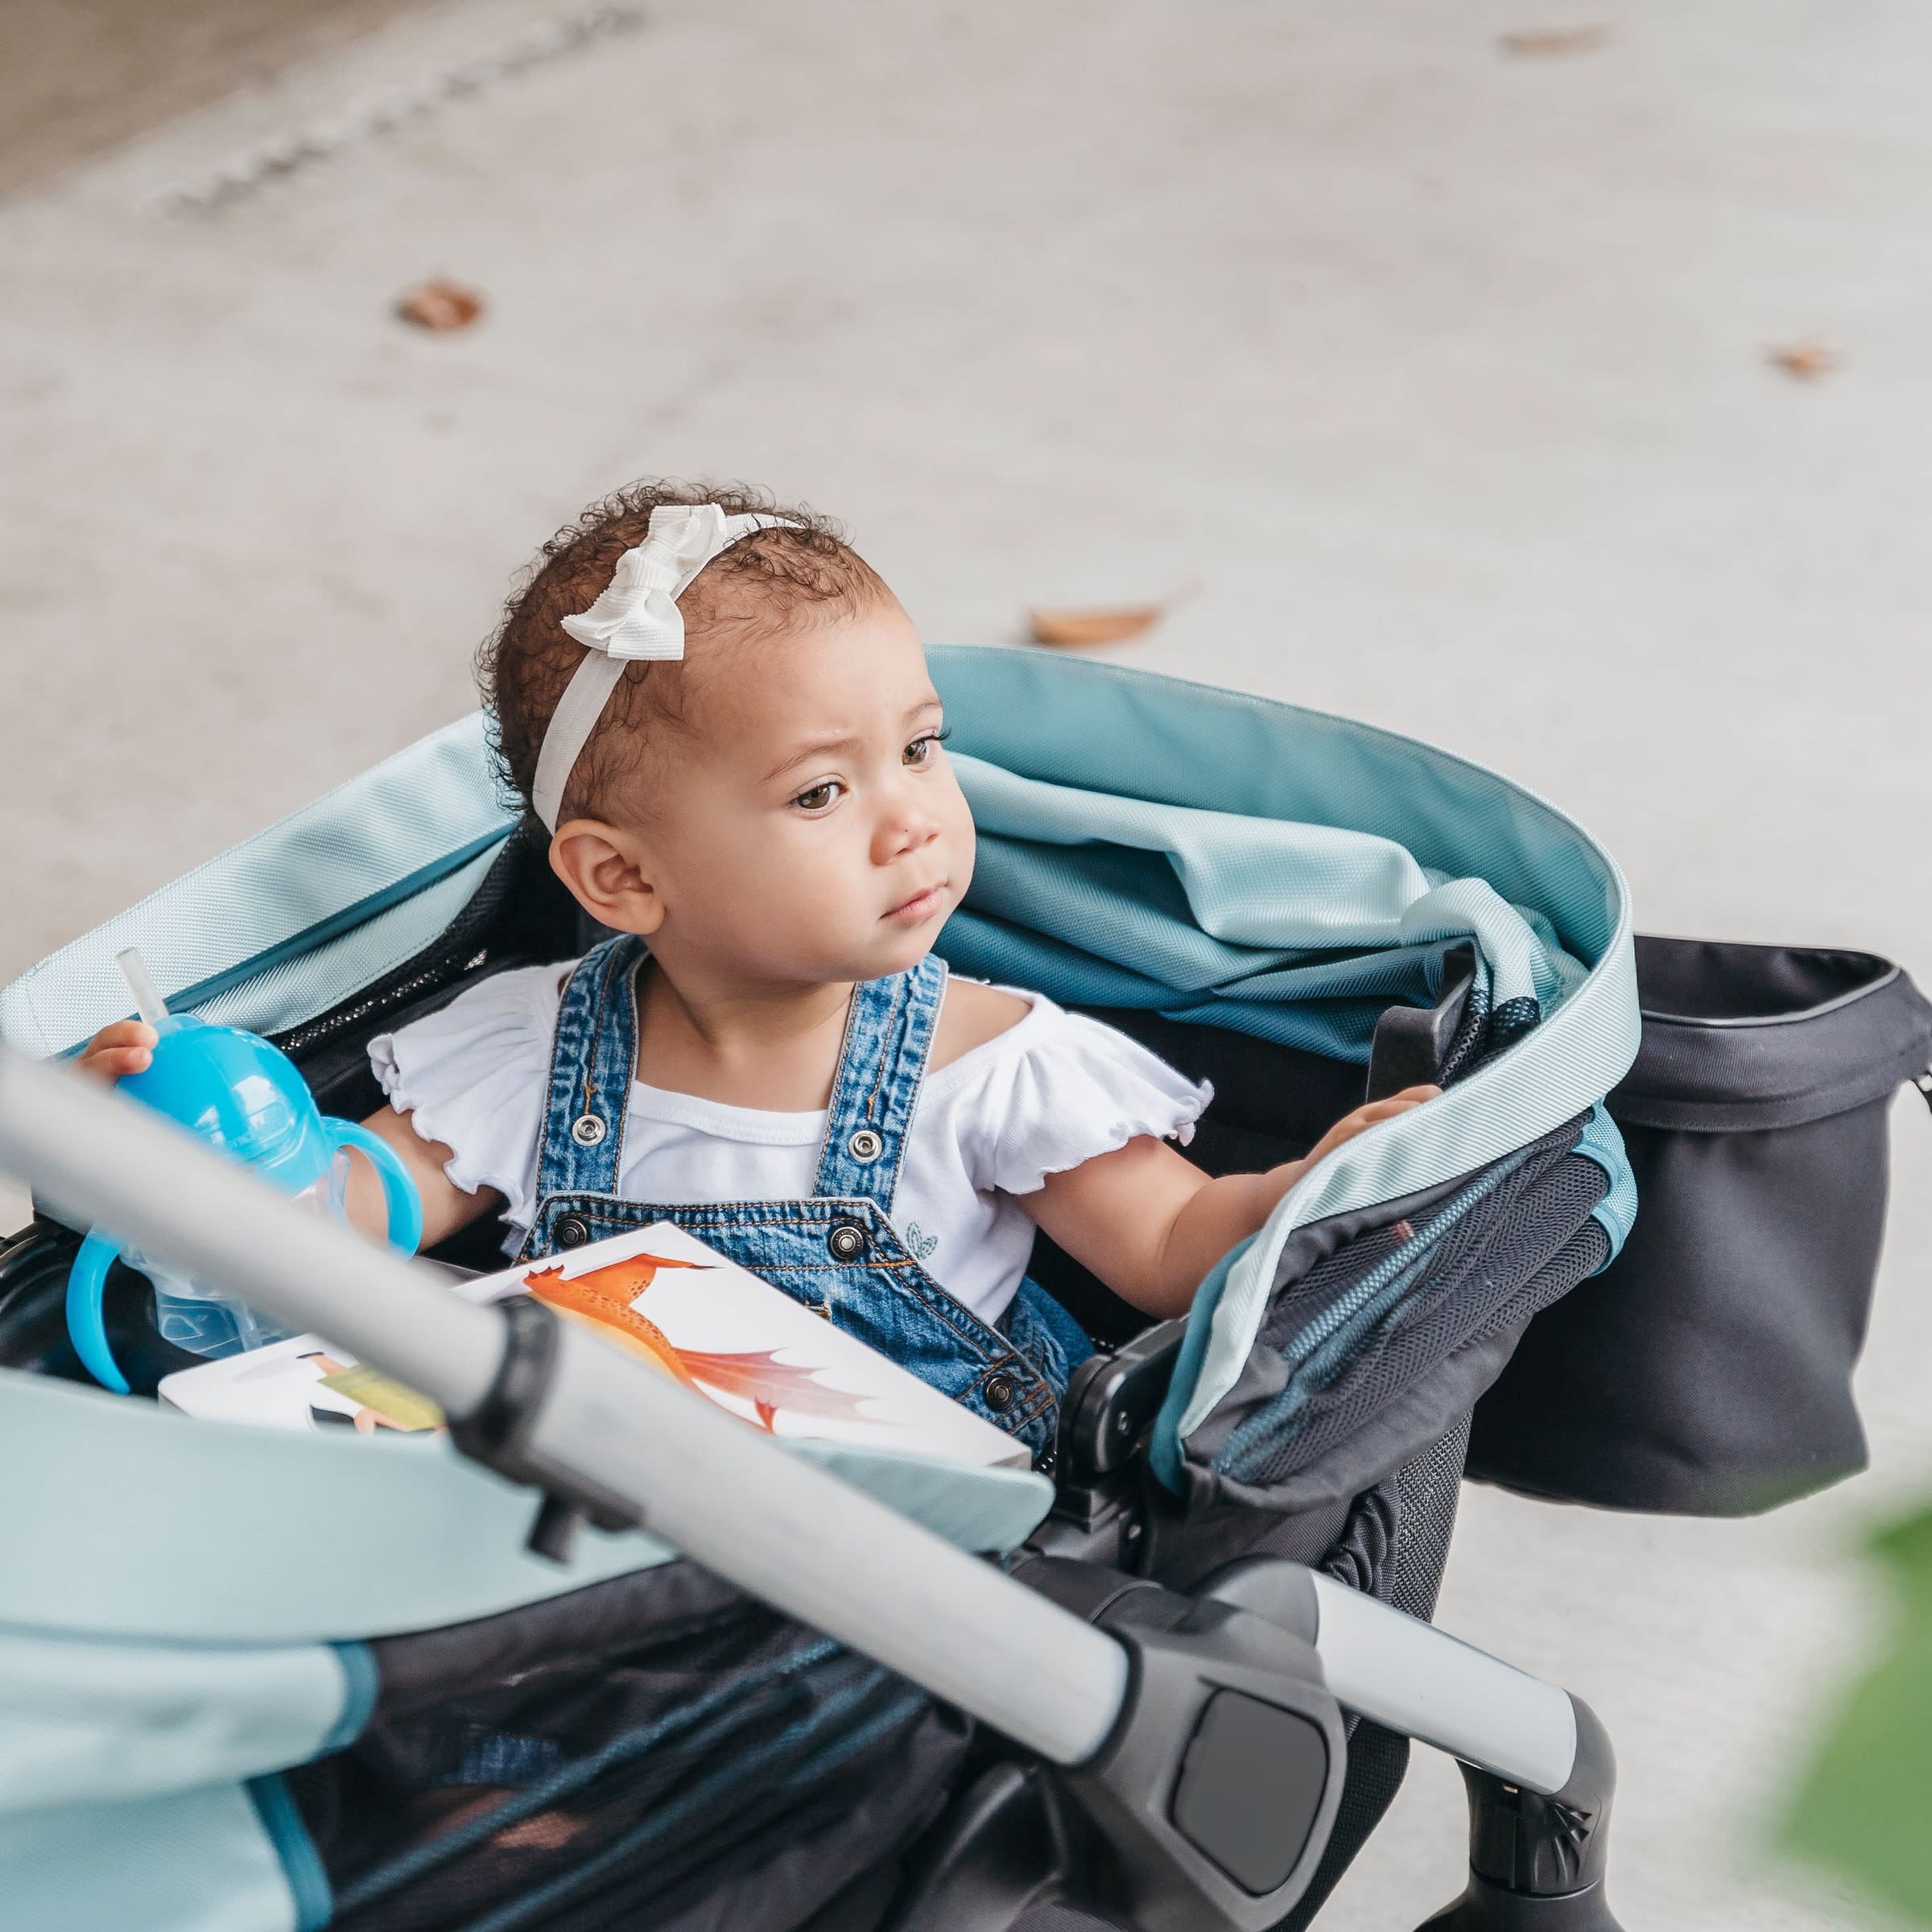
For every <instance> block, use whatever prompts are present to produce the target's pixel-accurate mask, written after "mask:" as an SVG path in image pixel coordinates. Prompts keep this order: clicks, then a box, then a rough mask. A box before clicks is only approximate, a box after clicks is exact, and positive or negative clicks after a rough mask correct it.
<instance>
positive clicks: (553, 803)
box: [530, 503, 790, 832]
mask: <svg viewBox="0 0 1932 1932" xmlns="http://www.w3.org/2000/svg"><path fill="white" fill-rule="evenodd" d="M789 521H790V519H789V518H784V517H765V516H756V515H752V516H742V517H728V516H726V515H725V513H724V511H723V510H720V509H719V507H718V506H717V505H716V504H715V503H663V504H660V505H659V506H658V508H657V509H655V510H653V511H652V512H651V513H650V527H649V529H648V530H646V532H645V536H644V541H643V542H642V543H640V544H638V547H636V548H635V549H634V550H627V551H625V553H624V554H623V555H622V556H621V557H619V558H618V559H617V569H616V570H615V572H613V573H612V576H611V580H610V587H609V588H608V589H607V590H606V591H605V592H604V594H603V595H602V596H601V597H599V598H598V599H597V602H596V603H594V604H593V605H591V607H590V609H588V610H587V611H584V612H583V613H581V614H580V616H577V617H566V618H565V619H564V630H566V631H568V633H569V634H570V635H571V636H572V637H573V638H576V641H577V642H579V643H580V644H581V645H583V646H584V647H585V649H586V650H587V652H588V655H587V656H586V657H585V658H584V662H583V663H581V664H580V665H579V666H578V667H577V668H576V672H575V674H574V675H572V678H571V680H570V682H569V683H568V684H567V685H566V686H565V687H564V695H563V696H562V697H561V698H559V700H557V708H556V709H555V712H552V713H551V720H550V725H549V728H548V729H547V730H546V731H545V732H544V733H543V748H542V749H541V750H539V752H538V753H537V773H536V777H535V778H534V779H533V780H532V781H531V783H530V804H531V807H533V809H534V810H535V812H536V815H537V816H538V817H539V819H542V820H543V824H544V828H545V829H546V830H547V831H549V832H555V830H556V828H557V814H558V812H559V811H561V810H562V808H563V804H564V786H566V785H568V783H569V782H570V774H571V773H572V771H573V770H575V769H576V762H577V760H578V759H579V758H580V757H581V756H582V755H583V752H584V746H585V745H587V744H588V742H589V741H590V734H591V733H592V732H593V731H594V730H596V729H597V720H598V719H599V718H601V716H603V715H604V707H605V704H608V703H609V699H610V694H611V692H612V691H613V690H615V689H616V687H617V680H618V679H620V678H621V677H622V676H623V675H624V667H625V665H626V664H628V663H632V662H633V661H634V660H635V659H637V658H653V659H657V660H659V661H665V660H671V659H675V658H682V657H683V655H684V613H683V612H682V611H681V610H679V609H678V599H679V597H682V596H683V594H684V592H685V591H686V590H687V588H689V586H690V584H691V580H693V579H694V578H695V577H696V576H697V574H698V572H700V571H701V570H702V569H703V568H704V566H705V565H706V564H708V563H709V562H710V561H711V560H712V558H713V557H715V556H716V555H717V554H718V553H719V552H720V551H723V550H729V548H730V547H731V546H732V545H733V544H734V543H737V542H738V541H739V539H741V538H743V537H749V536H750V535H752V534H753V532H754V531H756V530H769V529H770V528H772V527H773V526H774V525H778V524H782V523H786V522H789Z"/></svg>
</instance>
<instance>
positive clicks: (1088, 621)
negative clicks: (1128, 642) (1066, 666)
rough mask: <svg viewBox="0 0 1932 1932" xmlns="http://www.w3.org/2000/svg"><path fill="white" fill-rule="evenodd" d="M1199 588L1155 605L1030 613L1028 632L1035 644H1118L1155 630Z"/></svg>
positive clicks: (1181, 591) (1177, 593)
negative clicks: (1156, 626)
mask: <svg viewBox="0 0 1932 1932" xmlns="http://www.w3.org/2000/svg"><path fill="white" fill-rule="evenodd" d="M1199 588H1200V585H1199V584H1198V583H1195V582H1190V583H1187V584H1183V585H1182V586H1181V588H1179V590H1176V591H1172V592H1170V593H1169V594H1168V595H1167V596H1166V597H1162V598H1160V599H1159V600H1158V601H1156V602H1154V603H1152V604H1117V605H1096V606H1092V607H1090V608H1088V609H1084V610H1030V611H1028V612H1027V613H1026V622H1027V626H1028V628H1029V629H1030V630H1031V632H1032V634H1033V641H1034V643H1036V644H1061V645H1080V644H1118V643H1119V642H1121V641H1122V639H1124V638H1137V637H1139V636H1140V635H1141V633H1142V632H1143V631H1149V630H1153V629H1154V625H1157V624H1158V623H1159V622H1160V621H1161V619H1162V617H1166V615H1167V614H1168V613H1169V612H1170V611H1172V610H1174V609H1177V608H1178V607H1179V605H1183V604H1185V603H1186V602H1187V600H1188V599H1189V598H1190V597H1192V596H1193V595H1194V593H1195V592H1196V591H1197V590H1199Z"/></svg>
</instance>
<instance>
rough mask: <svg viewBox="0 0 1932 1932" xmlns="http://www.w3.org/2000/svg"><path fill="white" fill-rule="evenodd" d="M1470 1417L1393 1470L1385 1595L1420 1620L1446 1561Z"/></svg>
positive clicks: (1429, 1612) (1431, 1609) (1430, 1607)
mask: <svg viewBox="0 0 1932 1932" xmlns="http://www.w3.org/2000/svg"><path fill="white" fill-rule="evenodd" d="M1469 1419H1470V1418H1468V1416H1466V1415H1465V1416H1464V1417H1463V1419H1462V1420H1461V1421H1460V1422H1458V1423H1457V1424H1456V1426H1455V1428H1453V1429H1452V1430H1450V1432H1449V1433H1448V1434H1447V1435H1445V1436H1444V1437H1443V1439H1442V1440H1441V1441H1440V1442H1439V1443H1434V1444H1432V1445H1431V1446H1430V1447H1429V1448H1427V1449H1425V1450H1424V1451H1422V1454H1421V1455H1418V1456H1416V1457H1414V1458H1413V1459H1411V1460H1410V1461H1409V1462H1406V1463H1403V1465H1402V1468H1400V1469H1398V1470H1397V1472H1395V1486H1396V1495H1397V1499H1398V1500H1397V1506H1396V1518H1395V1538H1396V1546H1395V1562H1394V1563H1393V1565H1392V1566H1391V1572H1390V1575H1389V1588H1388V1591H1387V1597H1388V1601H1389V1603H1391V1604H1393V1605H1394V1606H1395V1608H1397V1609H1398V1610H1402V1611H1406V1612H1407V1613H1408V1614H1409V1615H1410V1616H1419V1617H1421V1618H1422V1619H1423V1620H1424V1621H1425V1622H1426V1621H1427V1620H1429V1619H1430V1618H1431V1617H1433V1616H1435V1598H1436V1592H1437V1591H1439V1589H1440V1588H1441V1587H1442V1581H1443V1567H1444V1566H1445V1565H1446V1564H1447V1563H1448V1561H1449V1539H1450V1538H1451V1536H1452V1535H1453V1534H1455V1511H1456V1505H1457V1504H1458V1503H1459V1501H1461V1499H1462V1490H1463V1459H1465V1458H1466V1457H1467V1455H1468V1453H1469Z"/></svg>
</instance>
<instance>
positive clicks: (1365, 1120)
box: [1302, 1087, 1443, 1169]
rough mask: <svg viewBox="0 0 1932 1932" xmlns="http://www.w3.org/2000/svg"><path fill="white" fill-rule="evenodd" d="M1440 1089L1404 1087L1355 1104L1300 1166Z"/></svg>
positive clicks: (1437, 1095)
mask: <svg viewBox="0 0 1932 1932" xmlns="http://www.w3.org/2000/svg"><path fill="white" fill-rule="evenodd" d="M1442 1091H1443V1090H1442V1088H1439V1087H1405V1088H1403V1089H1402V1092H1400V1093H1392V1094H1390V1095H1389V1097H1388V1099H1387V1100H1371V1101H1370V1102H1369V1104H1368V1105H1367V1106H1366V1107H1358V1108H1356V1110H1355V1112H1354V1113H1345V1114H1344V1115H1343V1116H1342V1117H1341V1118H1340V1120H1339V1121H1336V1122H1335V1125H1333V1126H1332V1127H1331V1128H1330V1129H1328V1131H1327V1133H1325V1134H1323V1136H1322V1137H1321V1138H1320V1139H1319V1141H1316V1142H1315V1145H1314V1146H1313V1147H1311V1149H1310V1150H1308V1154H1307V1158H1306V1159H1305V1160H1303V1162H1302V1167H1303V1168H1304V1169H1307V1168H1310V1167H1312V1166H1314V1165H1315V1162H1317V1161H1319V1160H1320V1159H1321V1158H1322V1157H1323V1155H1324V1154H1333V1153H1334V1152H1335V1149H1336V1148H1338V1147H1340V1146H1342V1145H1343V1143H1344V1141H1352V1140H1353V1139H1354V1138H1355V1137H1356V1135H1357V1134H1358V1133H1361V1132H1362V1131H1363V1129H1364V1128H1369V1127H1373V1125H1375V1124H1376V1122H1377V1121H1392V1120H1393V1119H1394V1118H1395V1117H1396V1116H1397V1114H1398V1113H1408V1111H1409V1110H1410V1108H1412V1107H1419V1106H1421V1105H1422V1103H1423V1101H1425V1100H1437V1099H1439V1098H1440V1097H1441V1095H1442Z"/></svg>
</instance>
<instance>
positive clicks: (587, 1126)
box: [570, 1113, 608, 1147]
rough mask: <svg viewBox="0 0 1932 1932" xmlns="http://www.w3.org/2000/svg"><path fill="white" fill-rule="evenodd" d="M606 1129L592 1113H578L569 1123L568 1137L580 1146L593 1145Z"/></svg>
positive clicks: (603, 1134)
mask: <svg viewBox="0 0 1932 1932" xmlns="http://www.w3.org/2000/svg"><path fill="white" fill-rule="evenodd" d="M607 1131H608V1130H607V1129H605V1125H604V1123H603V1122H602V1121H601V1120H599V1119H598V1118H597V1116H596V1115H595V1114H594V1113H580V1114H579V1115H578V1116H577V1117H576V1119H575V1120H574V1121H572V1122H571V1124H570V1137H571V1138H572V1140H573V1141H576V1144H577V1145H578V1146H580V1147H594V1146H597V1142H598V1141H601V1140H602V1139H603V1137H604V1136H605V1133H606V1132H607Z"/></svg>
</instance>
